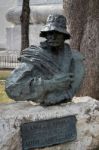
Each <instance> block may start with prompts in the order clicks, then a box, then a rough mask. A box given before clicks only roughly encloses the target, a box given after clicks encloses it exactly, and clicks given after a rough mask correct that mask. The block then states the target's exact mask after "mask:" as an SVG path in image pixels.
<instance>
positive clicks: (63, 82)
mask: <svg viewBox="0 0 99 150" xmlns="http://www.w3.org/2000/svg"><path fill="white" fill-rule="evenodd" d="M71 82H73V74H71V73H69V74H67V75H64V74H59V75H55V76H54V78H52V79H51V80H45V81H44V85H45V87H46V88H45V89H46V90H48V91H53V90H57V89H64V88H65V89H68V87H69V85H70V84H71Z"/></svg>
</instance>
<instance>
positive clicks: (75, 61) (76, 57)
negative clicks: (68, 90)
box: [72, 50, 85, 94]
mask: <svg viewBox="0 0 99 150" xmlns="http://www.w3.org/2000/svg"><path fill="white" fill-rule="evenodd" d="M83 60H84V57H83V56H82V54H81V53H80V52H78V51H75V50H73V51H72V70H73V73H74V82H73V83H72V89H73V92H74V94H76V93H77V92H78V90H79V88H80V86H81V84H82V81H83V79H84V75H85V67H84V63H83Z"/></svg>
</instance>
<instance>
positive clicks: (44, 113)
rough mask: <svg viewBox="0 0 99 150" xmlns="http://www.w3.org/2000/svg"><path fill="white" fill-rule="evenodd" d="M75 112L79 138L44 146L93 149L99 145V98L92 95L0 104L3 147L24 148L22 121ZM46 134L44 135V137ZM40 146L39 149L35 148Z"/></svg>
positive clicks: (4, 149) (2, 149)
mask: <svg viewBox="0 0 99 150" xmlns="http://www.w3.org/2000/svg"><path fill="white" fill-rule="evenodd" d="M70 115H76V119H77V124H76V127H77V139H76V140H75V141H72V142H67V143H63V144H59V145H55V146H51V147H46V148H43V149H42V150H94V149H96V148H97V150H98V148H99V102H98V101H97V100H95V99H92V98H91V97H80V98H74V101H73V102H70V103H67V104H66V103H63V104H60V105H55V106H49V107H43V106H39V105H36V104H35V103H33V102H27V101H24V102H14V103H9V104H1V105H0V150H9V149H10V150H22V141H21V136H20V125H21V124H22V123H27V122H32V121H34V122H35V121H37V120H49V119H53V118H62V117H65V116H70ZM42 138H43V137H42ZM35 150H37V149H35Z"/></svg>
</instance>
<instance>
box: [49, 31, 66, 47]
mask: <svg viewBox="0 0 99 150" xmlns="http://www.w3.org/2000/svg"><path fill="white" fill-rule="evenodd" d="M46 39H47V43H48V45H49V46H52V47H58V46H61V45H63V43H64V34H62V33H60V32H57V31H49V32H48V33H47V36H46Z"/></svg>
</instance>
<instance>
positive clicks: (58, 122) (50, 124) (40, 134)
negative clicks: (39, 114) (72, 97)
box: [21, 116, 77, 150]
mask: <svg viewBox="0 0 99 150" xmlns="http://www.w3.org/2000/svg"><path fill="white" fill-rule="evenodd" d="M21 136H22V147H23V150H30V149H32V148H40V147H46V146H51V145H56V144H61V143H64V142H69V141H73V140H75V139H76V137H77V132H76V117H75V116H68V117H63V118H55V119H50V120H42V121H36V122H29V123H24V124H22V125H21Z"/></svg>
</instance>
